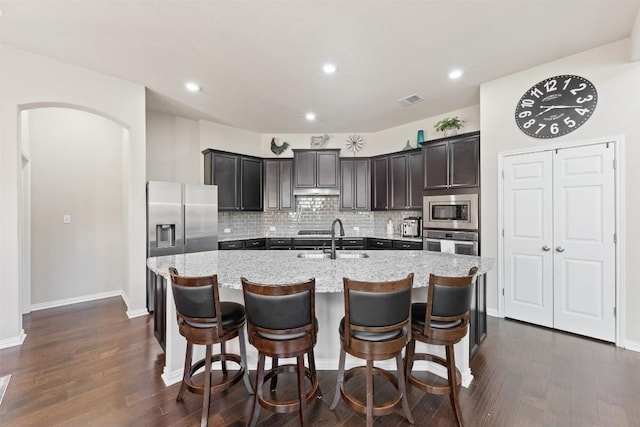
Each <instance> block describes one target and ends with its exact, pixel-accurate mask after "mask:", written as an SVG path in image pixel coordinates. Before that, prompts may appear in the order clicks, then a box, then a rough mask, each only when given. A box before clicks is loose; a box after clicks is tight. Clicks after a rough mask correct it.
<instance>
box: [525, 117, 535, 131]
mask: <svg viewBox="0 0 640 427" xmlns="http://www.w3.org/2000/svg"><path fill="white" fill-rule="evenodd" d="M535 122H536V120H535V119H531V120H529V121H528V122H526V123H525V124H523V125H522V127H523V128H525V129H529V128H530V127H531V126H533V124H534V123H535Z"/></svg>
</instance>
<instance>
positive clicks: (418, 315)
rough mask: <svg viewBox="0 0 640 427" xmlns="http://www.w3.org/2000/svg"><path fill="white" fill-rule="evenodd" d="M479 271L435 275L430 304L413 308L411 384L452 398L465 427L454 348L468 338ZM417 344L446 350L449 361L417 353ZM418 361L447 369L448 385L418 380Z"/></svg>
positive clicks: (408, 368)
mask: <svg viewBox="0 0 640 427" xmlns="http://www.w3.org/2000/svg"><path fill="white" fill-rule="evenodd" d="M477 271H478V269H477V268H476V267H473V268H471V270H469V273H468V275H467V276H462V277H443V276H436V275H434V274H431V275H430V276H429V290H428V294H427V302H426V303H414V304H413V305H412V307H411V325H412V335H411V341H410V342H409V344H408V345H407V352H406V358H405V369H406V374H407V378H408V380H409V383H411V384H413V385H414V386H416V387H417V388H419V389H421V390H423V391H426V392H427V393H431V394H437V395H449V400H450V401H451V407H452V409H453V412H454V415H455V417H456V421H457V422H458V425H460V426H463V419H462V410H461V408H460V399H459V396H458V395H459V393H460V386H461V384H462V376H461V374H460V370H459V369H458V368H456V361H455V353H454V348H453V346H454V344H456V343H458V342H459V341H460V340H462V338H464V336H465V335H466V334H467V329H468V326H469V312H470V310H471V298H472V296H473V278H474V276H475V274H476V272H477ZM416 340H418V341H420V342H423V343H425V344H431V345H442V346H445V354H446V357H445V358H442V357H440V356H436V355H433V354H427V353H416V352H415V347H416ZM415 360H426V361H429V362H434V363H437V364H439V365H441V366H444V367H445V368H446V369H447V385H439V384H436V383H427V382H425V381H421V380H419V379H418V378H416V377H415V376H414V375H413V374H412V373H411V370H412V369H413V363H414V361H415Z"/></svg>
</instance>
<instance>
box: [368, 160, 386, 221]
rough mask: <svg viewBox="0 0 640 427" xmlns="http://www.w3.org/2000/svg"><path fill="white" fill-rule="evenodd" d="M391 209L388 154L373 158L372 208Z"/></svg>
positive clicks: (379, 209) (376, 209) (378, 209)
mask: <svg viewBox="0 0 640 427" xmlns="http://www.w3.org/2000/svg"><path fill="white" fill-rule="evenodd" d="M387 209H389V158H388V157H387V156H380V157H374V158H373V159H371V210H372V211H386V210H387Z"/></svg>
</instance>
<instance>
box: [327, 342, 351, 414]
mask: <svg viewBox="0 0 640 427" xmlns="http://www.w3.org/2000/svg"><path fill="white" fill-rule="evenodd" d="M346 357H347V352H346V351H344V349H343V348H342V345H340V361H339V362H338V379H337V380H336V392H335V394H334V395H333V402H331V406H330V407H329V409H330V410H332V411H333V410H334V409H336V406H338V402H339V401H340V390H342V386H343V385H344V362H345V358H346Z"/></svg>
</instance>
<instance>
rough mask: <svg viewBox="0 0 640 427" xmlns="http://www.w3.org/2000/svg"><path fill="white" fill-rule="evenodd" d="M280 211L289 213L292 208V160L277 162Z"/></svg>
mask: <svg viewBox="0 0 640 427" xmlns="http://www.w3.org/2000/svg"><path fill="white" fill-rule="evenodd" d="M279 163H280V165H279V170H280V174H279V175H280V176H279V184H280V192H279V193H280V194H279V198H280V210H281V211H290V210H292V209H293V208H294V205H295V203H294V198H293V160H290V159H287V160H280V161H279Z"/></svg>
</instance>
